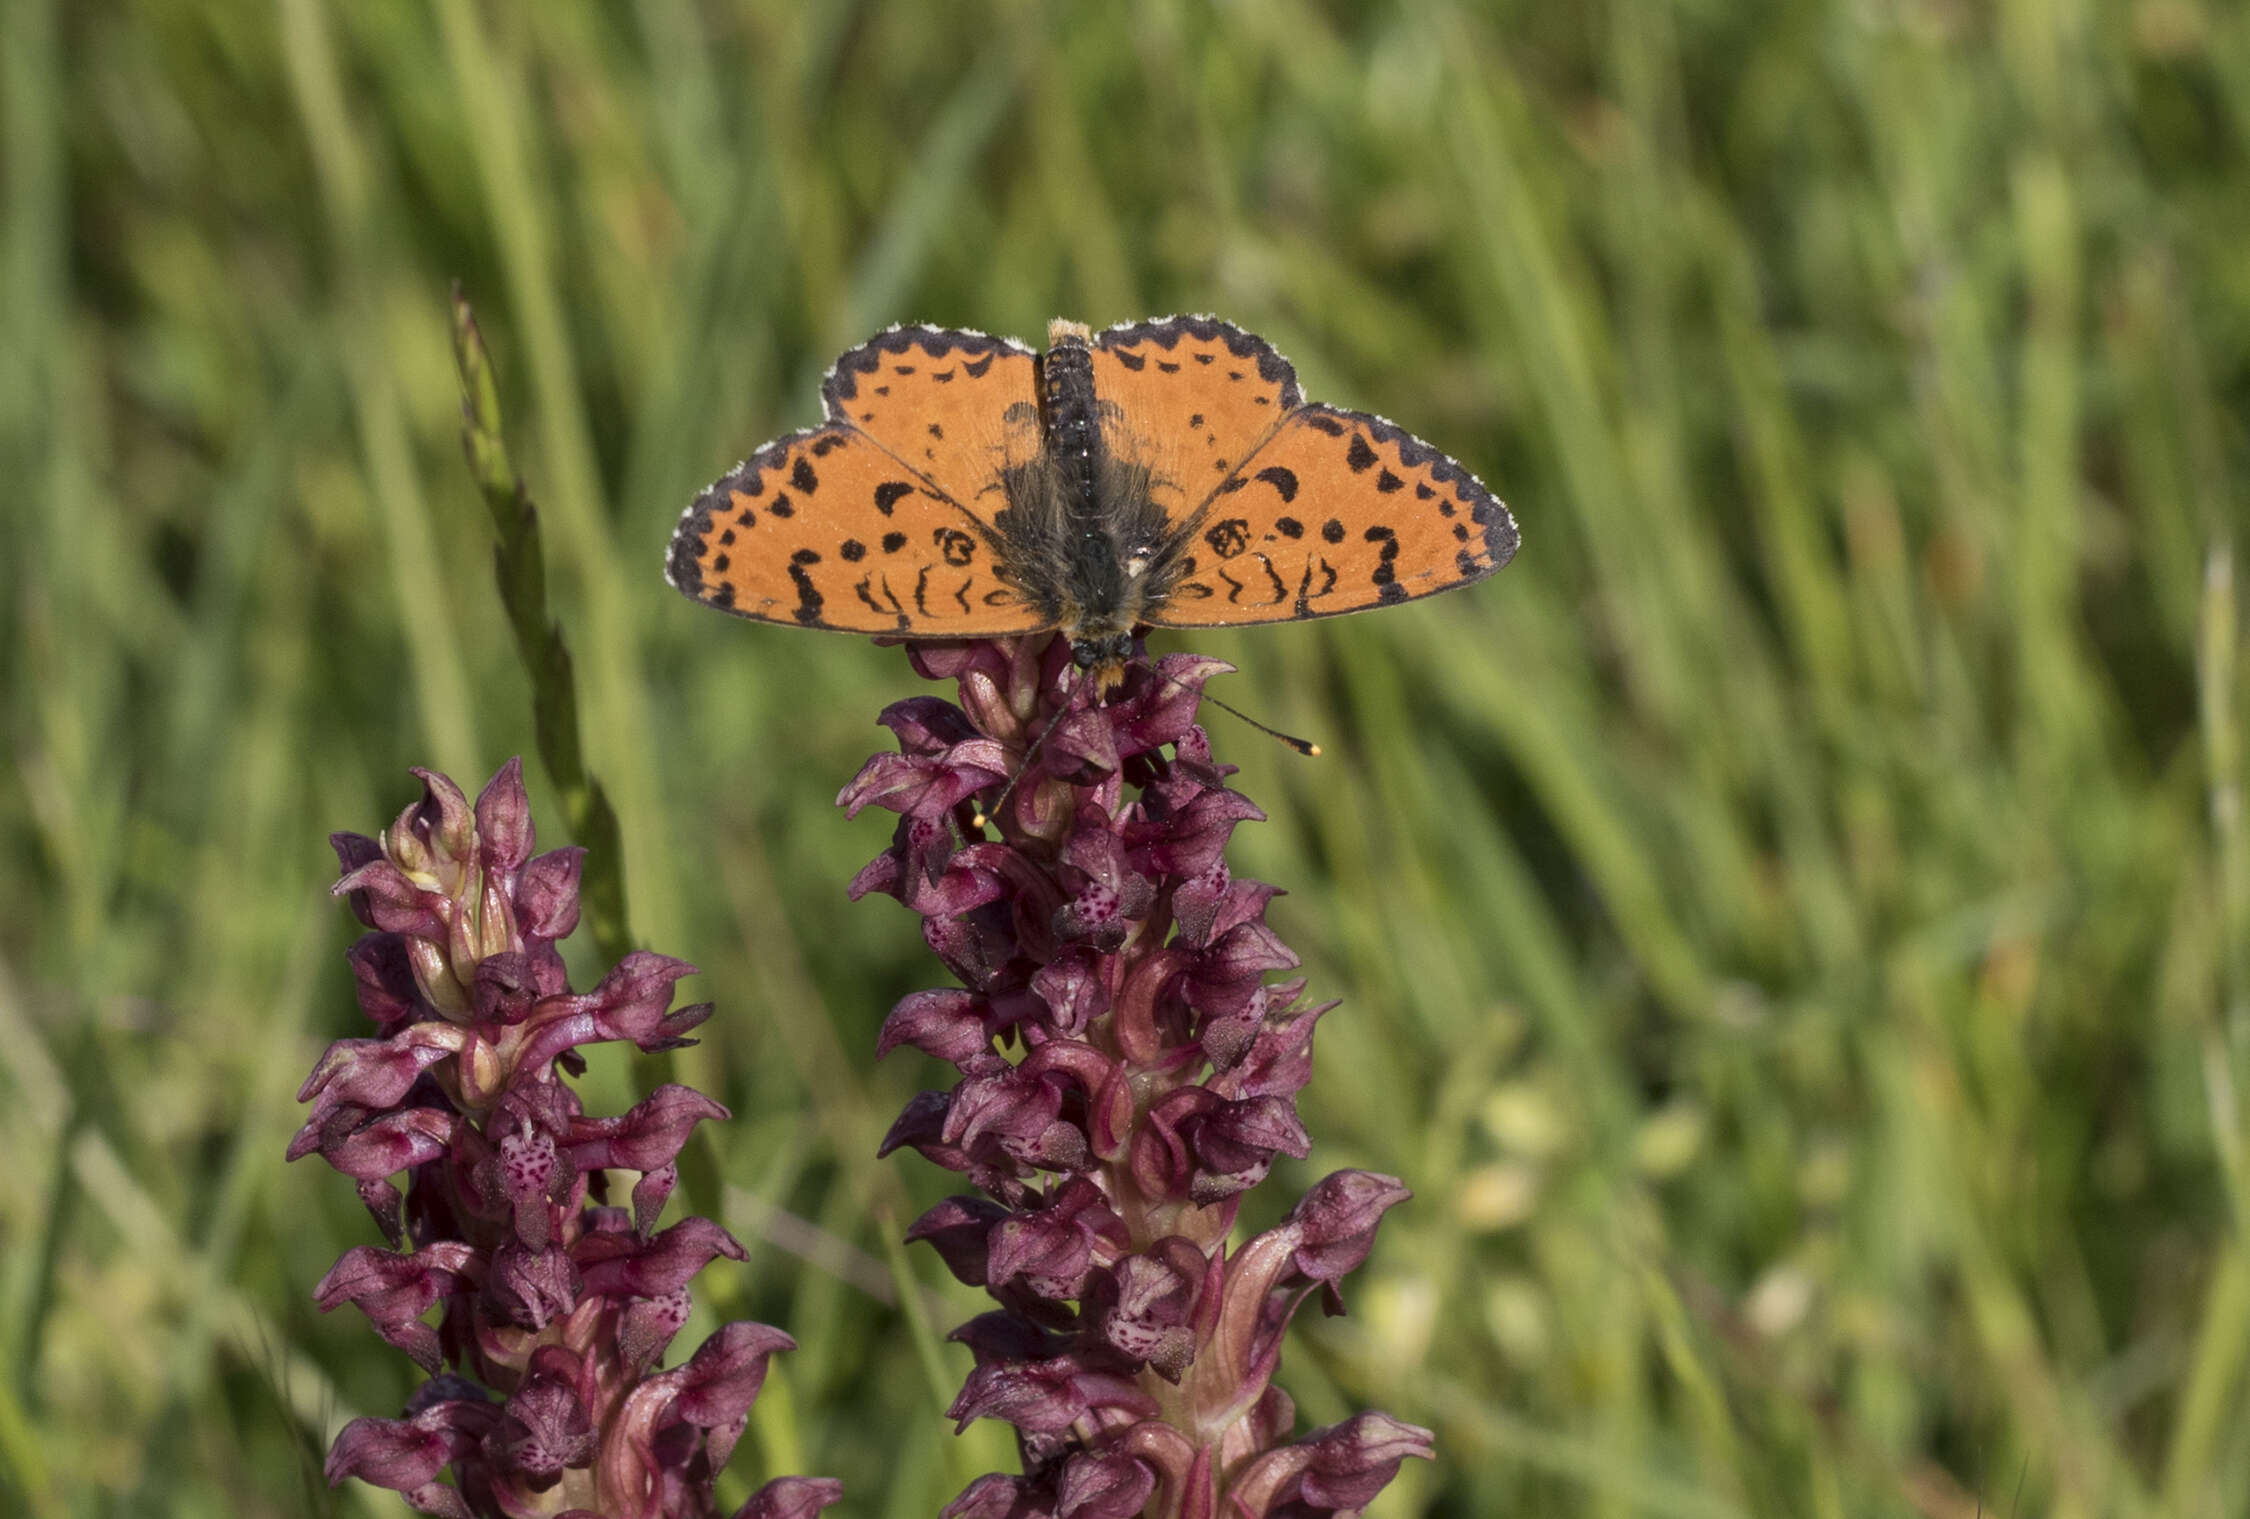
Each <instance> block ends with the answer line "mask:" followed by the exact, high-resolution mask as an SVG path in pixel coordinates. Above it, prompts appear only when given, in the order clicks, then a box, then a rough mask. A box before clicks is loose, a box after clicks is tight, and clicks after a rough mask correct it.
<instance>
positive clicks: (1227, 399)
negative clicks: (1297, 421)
mask: <svg viewBox="0 0 2250 1519" xmlns="http://www.w3.org/2000/svg"><path fill="white" fill-rule="evenodd" d="M1093 362H1094V393H1095V395H1097V396H1099V397H1100V398H1101V402H1102V409H1103V413H1104V415H1105V416H1106V417H1108V418H1110V419H1111V420H1110V422H1109V425H1108V426H1107V427H1106V428H1105V432H1106V433H1107V435H1108V438H1109V441H1110V447H1111V449H1112V451H1113V452H1121V453H1126V454H1128V455H1129V456H1142V462H1144V463H1146V464H1148V465H1149V466H1150V467H1151V470H1152V478H1151V480H1150V482H1149V488H1150V494H1151V495H1152V496H1153V497H1154V498H1155V500H1156V502H1157V504H1158V505H1159V506H1161V507H1162V508H1163V509H1164V512H1165V514H1166V516H1168V517H1170V518H1171V519H1172V520H1173V521H1175V522H1179V521H1182V520H1184V518H1185V516H1186V514H1187V513H1188V512H1189V511H1190V510H1191V509H1192V508H1193V507H1194V506H1195V505H1196V503H1197V502H1200V501H1202V500H1203V499H1204V498H1205V497H1206V496H1208V495H1210V493H1211V489H1212V487H1214V486H1216V485H1217V484H1218V483H1219V482H1220V481H1222V480H1224V479H1225V478H1226V477H1227V473H1228V471H1230V470H1232V469H1233V468H1234V467H1235V466H1236V465H1238V464H1240V463H1241V462H1242V461H1243V460H1244V459H1247V458H1248V457H1249V456H1250V454H1251V453H1252V452H1253V451H1254V450H1255V449H1256V448H1257V447H1258V445H1259V443H1260V442H1262V441H1263V440H1264V439H1266V438H1267V437H1268V436H1270V435H1271V434H1272V432H1273V430H1274V427H1275V425H1276V424H1277V423H1279V422H1280V421H1281V419H1282V418H1283V417H1284V416H1286V415H1288V413H1289V412H1291V411H1292V410H1294V409H1295V408H1296V407H1297V406H1299V405H1300V404H1302V403H1303V400H1304V396H1303V394H1302V393H1301V392H1299V390H1298V389H1297V372H1296V371H1295V370H1294V369H1292V368H1290V366H1289V361H1288V360H1287V359H1285V358H1283V357H1282V356H1281V355H1280V354H1278V353H1276V352H1275V351H1274V350H1273V347H1272V345H1271V344H1269V343H1267V342H1266V340H1265V339H1263V338H1260V337H1255V336H1253V335H1251V334H1250V333H1247V332H1244V331H1243V330H1242V329H1241V328H1239V327H1237V326H1234V325H1233V324H1232V323H1230V322H1222V321H1218V320H1216V319H1215V318H1212V317H1200V316H1175V317H1166V318H1165V319H1163V320H1162V321H1154V322H1132V323H1128V324H1126V325H1124V326H1121V327H1112V328H1110V329H1109V330H1108V331H1106V332H1103V333H1101V334H1099V335H1098V336H1097V337H1095V339H1094V341H1093Z"/></svg>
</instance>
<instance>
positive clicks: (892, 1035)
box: [875, 987, 992, 1066]
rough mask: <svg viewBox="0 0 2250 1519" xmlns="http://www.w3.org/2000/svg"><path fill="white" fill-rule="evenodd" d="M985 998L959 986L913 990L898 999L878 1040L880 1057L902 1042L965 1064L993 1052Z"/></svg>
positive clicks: (962, 1064) (877, 1045)
mask: <svg viewBox="0 0 2250 1519" xmlns="http://www.w3.org/2000/svg"><path fill="white" fill-rule="evenodd" d="M985 1007H986V1004H985V1001H984V999H983V998H981V997H979V996H977V995H976V994H975V993H974V992H968V991H963V990H962V989H960V988H959V987H946V988H942V989H940V990H937V991H927V992H910V993H908V994H907V995H906V996H904V997H902V998H900V999H899V1002H898V1005H897V1006H896V1007H893V1008H892V1009H891V1012H890V1016H889V1017H887V1018H885V1019H884V1020H883V1031H882V1033H881V1034H879V1035H878V1036H877V1037H876V1040H875V1056H876V1058H877V1059H881V1058H882V1057H883V1056H885V1055H888V1054H889V1053H890V1052H891V1051H892V1050H895V1049H897V1048H898V1047H899V1046H900V1045H902V1044H911V1045H913V1046H914V1048H916V1049H918V1050H920V1051H921V1052H922V1053H923V1054H925V1055H935V1056H936V1057H937V1058H938V1059H940V1060H949V1061H951V1062H952V1063H953V1064H955V1065H958V1066H966V1065H969V1064H971V1063H972V1062H975V1061H977V1060H978V1059H979V1057H981V1056H984V1055H988V1054H990V1053H991V1051H992V1036H991V1035H990V1034H989V1033H987V1032H986V1030H985V1025H984V1014H985Z"/></svg>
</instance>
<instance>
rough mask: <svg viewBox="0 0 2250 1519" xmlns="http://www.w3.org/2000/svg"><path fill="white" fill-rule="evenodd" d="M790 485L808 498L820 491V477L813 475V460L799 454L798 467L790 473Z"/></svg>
mask: <svg viewBox="0 0 2250 1519" xmlns="http://www.w3.org/2000/svg"><path fill="white" fill-rule="evenodd" d="M789 483H790V484H791V485H793V486H795V487H796V488H797V489H798V490H799V491H801V492H803V493H804V494H805V495H808V496H809V495H811V494H812V493H813V492H814V491H817V490H819V489H820V476H818V475H816V474H814V473H813V467H812V460H810V459H808V458H806V457H805V456H804V455H803V454H799V455H798V456H797V467H796V468H795V469H793V470H791V471H790V472H789Z"/></svg>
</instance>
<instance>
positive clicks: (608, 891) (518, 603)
mask: <svg viewBox="0 0 2250 1519" xmlns="http://www.w3.org/2000/svg"><path fill="white" fill-rule="evenodd" d="M453 358H454V362H455V364H456V365H458V366H459V368H460V372H461V446H462V449H463V450H464V451H465V452H466V453H467V454H468V456H469V472H470V473H471V474H473V475H474V476H476V481H477V486H478V488H479V489H480V490H482V491H483V492H484V503H485V505H486V506H487V507H489V508H491V511H492V525H493V528H494V530H495V531H497V532H498V533H499V535H500V537H499V543H498V544H497V545H496V546H495V547H494V549H493V553H492V569H493V576H494V578H495V579H496V580H497V581H498V582H499V586H500V601H501V604H502V605H503V606H505V607H506V608H507V609H508V625H509V626H510V627H512V628H514V629H515V634H516V651H517V653H518V654H519V655H520V656H521V657H522V659H523V666H524V670H525V672H526V673H528V674H529V675H530V676H531V720H532V727H533V730H534V732H535V734H536V736H537V739H538V744H539V759H540V762H541V763H542V764H544V765H545V766H546V767H547V779H548V780H550V781H552V782H553V783H554V786H555V790H556V791H557V792H558V793H559V794H560V796H561V799H562V805H563V813H564V815H565V816H566V817H567V818H569V820H570V835H571V838H572V839H573V840H575V841H576V842H578V843H579V844H582V845H584V846H585V848H586V874H585V878H584V880H583V882H582V884H581V887H580V898H579V900H580V903H581V910H582V911H583V913H584V915H585V920H586V926H587V929H588V930H589V931H590V932H591V933H592V934H593V936H594V944H595V946H596V948H598V949H599V950H600V951H601V954H602V956H603V957H604V958H605V959H618V958H622V957H623V956H624V955H625V954H626V952H627V951H628V950H630V949H631V948H632V943H633V935H632V930H631V928H630V927H629V926H628V923H627V920H626V915H625V876H624V873H623V871H622V869H621V868H620V866H619V863H618V862H619V861H620V860H622V859H623V858H624V852H623V845H622V842H621V841H620V839H619V837H618V828H617V813H616V812H615V811H614V810H613V809H612V808H611V807H610V804H609V798H608V796H606V795H605V794H604V793H603V791H602V783H601V782H600V781H598V780H596V779H594V777H593V776H591V775H589V774H587V771H586V754H585V748H584V746H583V745H582V744H581V743H580V742H579V736H578V686H577V681H576V679H575V678H574V676H573V675H572V673H571V662H570V649H569V646H568V645H566V644H565V643H564V642H563V635H562V628H561V626H560V625H559V624H558V623H556V622H555V620H554V619H553V618H551V617H550V616H548V615H547V567H546V557H545V555H544V553H543V552H542V551H541V549H540V542H539V509H538V508H537V507H535V506H533V505H532V502H531V492H530V491H529V490H528V489H526V488H525V486H524V483H523V477H522V476H521V475H519V474H517V473H516V469H515V466H514V465H513V464H512V463H510V462H509V459H508V443H507V439H506V437H505V436H504V435H503V433H502V432H501V427H500V392H499V388H498V387H497V386H495V385H494V384H493V380H492V360H491V356H490V355H489V354H487V353H486V352H485V347H484V337H483V335H482V334H481V333H479V332H478V331H477V318H476V313H475V312H474V311H472V310H471V309H470V308H469V300H468V297H467V296H465V295H463V294H462V292H461V286H460V283H459V282H458V281H456V282H455V283H454V286H453Z"/></svg>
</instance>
